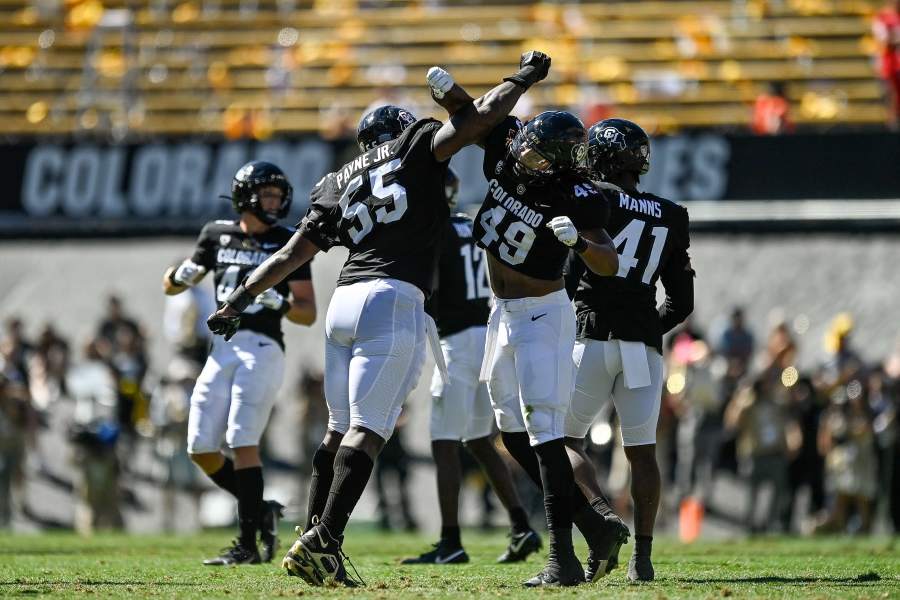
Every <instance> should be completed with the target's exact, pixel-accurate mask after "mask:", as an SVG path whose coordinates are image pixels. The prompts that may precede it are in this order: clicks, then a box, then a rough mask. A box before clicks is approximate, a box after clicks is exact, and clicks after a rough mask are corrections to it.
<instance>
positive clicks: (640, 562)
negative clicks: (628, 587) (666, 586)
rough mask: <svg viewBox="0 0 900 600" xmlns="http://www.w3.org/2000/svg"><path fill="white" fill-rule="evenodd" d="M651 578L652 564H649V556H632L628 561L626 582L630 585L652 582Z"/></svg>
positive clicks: (652, 575)
mask: <svg viewBox="0 0 900 600" xmlns="http://www.w3.org/2000/svg"><path fill="white" fill-rule="evenodd" d="M653 577H654V573H653V563H652V562H650V555H649V554H632V555H631V560H629V561H628V581H630V582H631V583H639V582H642V581H653Z"/></svg>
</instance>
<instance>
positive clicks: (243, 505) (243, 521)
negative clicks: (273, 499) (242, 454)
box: [234, 467, 263, 549]
mask: <svg viewBox="0 0 900 600" xmlns="http://www.w3.org/2000/svg"><path fill="white" fill-rule="evenodd" d="M234 479H235V482H236V483H237V497H238V524H239V526H240V529H241V537H240V542H241V545H242V546H244V547H245V548H250V549H253V548H256V533H257V532H258V531H259V520H260V511H259V507H260V505H261V504H262V499H263V474H262V467H250V468H247V469H237V470H236V471H235V472H234Z"/></svg>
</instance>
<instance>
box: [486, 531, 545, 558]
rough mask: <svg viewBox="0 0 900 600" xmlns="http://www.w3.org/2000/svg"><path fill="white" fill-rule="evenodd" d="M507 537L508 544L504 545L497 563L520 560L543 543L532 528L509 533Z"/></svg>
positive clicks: (538, 548) (535, 550) (539, 547)
mask: <svg viewBox="0 0 900 600" xmlns="http://www.w3.org/2000/svg"><path fill="white" fill-rule="evenodd" d="M509 537H510V540H509V546H507V547H506V552H504V553H503V554H501V555H500V558H498V559H497V562H498V563H517V562H522V561H524V560H525V559H526V558H528V556H529V555H530V554H533V553H535V552H537V551H538V550H540V549H541V547H542V546H543V545H544V544H543V542H541V536H539V535H538V534H537V532H536V531H534V530H533V529H529V530H528V531H523V532H521V533H510V534H509Z"/></svg>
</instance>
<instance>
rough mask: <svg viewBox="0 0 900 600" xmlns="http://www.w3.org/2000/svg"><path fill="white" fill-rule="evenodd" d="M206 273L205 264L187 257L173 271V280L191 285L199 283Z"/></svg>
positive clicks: (179, 283) (187, 285) (180, 283)
mask: <svg viewBox="0 0 900 600" xmlns="http://www.w3.org/2000/svg"><path fill="white" fill-rule="evenodd" d="M205 273H206V269H205V268H204V267H203V266H201V265H198V264H197V263H195V262H194V261H192V260H191V259H187V260H185V261H184V262H183V263H181V264H180V265H178V268H177V269H175V272H174V273H172V281H174V282H175V283H177V284H178V285H183V286H186V287H190V286H192V285H194V284H195V283H197V282H198V281H199V280H200V278H201V277H203V275H204V274H205Z"/></svg>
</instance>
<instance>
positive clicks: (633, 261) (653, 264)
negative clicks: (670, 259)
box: [613, 219, 669, 285]
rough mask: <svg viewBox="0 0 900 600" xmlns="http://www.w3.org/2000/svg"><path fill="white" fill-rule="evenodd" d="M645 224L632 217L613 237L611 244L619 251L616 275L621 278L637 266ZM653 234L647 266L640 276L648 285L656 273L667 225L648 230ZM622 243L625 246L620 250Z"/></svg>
mask: <svg viewBox="0 0 900 600" xmlns="http://www.w3.org/2000/svg"><path fill="white" fill-rule="evenodd" d="M646 225H647V224H646V223H645V222H644V221H641V220H640V219H632V220H631V222H630V223H629V224H628V225H626V226H625V228H624V229H622V231H620V232H619V234H618V235H617V236H616V237H614V238H613V245H614V246H615V247H616V250H617V251H618V252H619V272H618V273H616V275H617V276H619V277H622V278H623V279H624V278H626V277H628V273H630V272H631V270H632V269H634V268H635V267H637V266H638V262H639V259H638V257H637V256H636V255H637V251H638V246H640V242H641V235H643V233H644V227H645V226H646ZM650 235H651V236H653V248H652V249H651V250H650V258H649V259H648V260H647V266H645V267H644V274H643V276H642V277H641V283H644V284H647V285H649V284H650V282H651V281H652V280H653V277H654V275H656V269H657V267H659V259H660V256H662V251H663V247H664V246H665V245H666V237H667V236H668V235H669V228H668V227H654V228H653V229H651V230H650ZM622 244H624V245H625V248H623V249H621V250H620V247H621V246H622Z"/></svg>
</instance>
